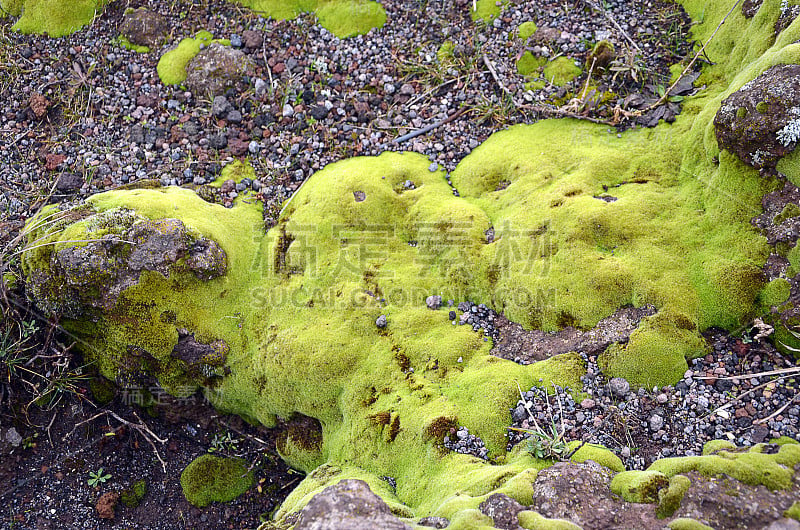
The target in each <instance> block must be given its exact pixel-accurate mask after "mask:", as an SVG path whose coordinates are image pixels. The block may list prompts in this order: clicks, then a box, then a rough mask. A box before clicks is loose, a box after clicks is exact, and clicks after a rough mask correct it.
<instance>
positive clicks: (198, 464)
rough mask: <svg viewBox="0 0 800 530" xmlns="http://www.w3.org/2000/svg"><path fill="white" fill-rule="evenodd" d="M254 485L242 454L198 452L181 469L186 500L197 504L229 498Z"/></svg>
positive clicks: (202, 504)
mask: <svg viewBox="0 0 800 530" xmlns="http://www.w3.org/2000/svg"><path fill="white" fill-rule="evenodd" d="M252 485H253V474H252V472H251V471H248V469H247V462H246V461H245V460H243V459H241V458H227V457H221V456H213V455H208V454H206V455H201V456H199V457H197V458H195V459H194V460H192V462H191V463H190V464H189V465H188V466H186V469H184V470H183V473H181V488H183V494H184V495H185V496H186V500H188V501H189V502H190V503H192V504H194V505H195V506H197V507H198V508H203V507H205V506H208V505H209V504H211V503H212V502H228V501H232V500H233V499H235V498H236V497H238V496H239V495H241V494H242V493H244V492H245V491H247V490H248V489H249V488H250V486H252Z"/></svg>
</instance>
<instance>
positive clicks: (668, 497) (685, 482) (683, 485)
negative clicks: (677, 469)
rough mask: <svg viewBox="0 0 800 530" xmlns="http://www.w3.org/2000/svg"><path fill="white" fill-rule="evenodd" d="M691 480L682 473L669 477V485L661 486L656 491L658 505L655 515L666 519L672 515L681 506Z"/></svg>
mask: <svg viewBox="0 0 800 530" xmlns="http://www.w3.org/2000/svg"><path fill="white" fill-rule="evenodd" d="M691 485H692V481H691V480H689V478H688V477H684V476H683V475H675V476H674V477H671V478H670V479H669V487H667V488H663V489H661V490H659V492H658V507H657V508H656V517H658V518H659V519H666V518H667V517H672V514H673V513H675V512H676V511H677V510H678V508H680V506H681V501H682V500H683V496H684V495H686V492H687V491H688V490H689V486H691Z"/></svg>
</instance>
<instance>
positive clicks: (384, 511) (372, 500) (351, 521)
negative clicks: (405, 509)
mask: <svg viewBox="0 0 800 530" xmlns="http://www.w3.org/2000/svg"><path fill="white" fill-rule="evenodd" d="M345 528H346V529H348V530H374V529H375V528H381V529H383V530H411V527H410V526H408V525H407V524H405V523H403V522H402V521H401V520H400V519H398V518H397V517H395V516H394V515H392V512H391V510H390V509H389V506H388V505H387V504H386V503H385V502H383V500H382V499H381V498H380V497H378V496H377V495H375V494H374V493H373V492H372V490H370V489H369V486H368V485H367V483H366V482H364V481H363V480H355V479H348V480H343V481H341V482H339V483H338V484H335V485H333V486H330V487H328V488H325V489H324V490H322V492H321V493H318V494H317V495H315V496H314V498H312V499H311V501H309V503H308V504H307V505H306V507H305V508H303V511H302V512H300V519H299V520H298V521H297V525H296V526H295V527H294V530H342V529H345Z"/></svg>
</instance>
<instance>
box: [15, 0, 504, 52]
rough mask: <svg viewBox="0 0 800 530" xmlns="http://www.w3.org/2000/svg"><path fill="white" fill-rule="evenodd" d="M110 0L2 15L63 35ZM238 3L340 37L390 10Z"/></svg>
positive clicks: (18, 2) (317, 3)
mask: <svg viewBox="0 0 800 530" xmlns="http://www.w3.org/2000/svg"><path fill="white" fill-rule="evenodd" d="M493 1H494V0H492V2H493ZM108 2H109V0H2V1H0V8H1V9H0V16H2V15H4V14H8V15H10V16H20V15H21V16H20V19H19V20H18V21H17V22H16V24H14V29H15V30H17V31H20V32H22V33H47V34H48V35H50V36H51V37H61V36H63V35H68V34H70V33H72V32H74V31H77V30H79V29H80V28H82V27H83V26H85V25H87V24H90V23H91V22H92V20H93V19H94V17H95V15H96V14H98V12H100V11H102V9H103V7H104V6H105V5H106V4H107V3H108ZM237 3H239V4H242V5H244V6H247V7H249V8H251V9H252V10H254V11H257V12H260V13H264V14H266V15H267V16H270V17H273V18H275V19H279V20H283V19H292V18H295V17H296V16H298V15H300V14H301V13H309V12H313V13H315V14H316V15H317V17H318V18H319V23H320V24H321V25H322V26H323V27H324V28H325V29H327V30H328V31H330V32H331V33H333V34H334V35H336V36H337V37H340V38H343V37H350V36H353V35H361V34H364V33H367V32H368V31H369V30H371V29H373V28H380V27H382V26H383V25H384V24H385V23H386V11H384V9H383V7H382V6H381V5H380V4H379V3H378V2H375V1H373V0H239V1H238V2H237ZM498 12H499V10H498ZM137 51H140V49H137Z"/></svg>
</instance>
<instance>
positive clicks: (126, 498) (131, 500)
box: [119, 479, 147, 508]
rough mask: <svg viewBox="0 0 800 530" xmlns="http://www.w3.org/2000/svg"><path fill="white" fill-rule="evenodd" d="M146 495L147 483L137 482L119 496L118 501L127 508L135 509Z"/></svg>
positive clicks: (144, 481)
mask: <svg viewBox="0 0 800 530" xmlns="http://www.w3.org/2000/svg"><path fill="white" fill-rule="evenodd" d="M145 495H147V481H146V480H144V479H142V480H137V481H136V482H134V483H133V485H132V486H131V487H130V488H128V489H126V490H123V491H122V492H121V493H120V494H119V500H120V501H121V502H122V504H124V505H125V506H127V507H128V508H136V507H137V506H139V504H141V502H142V500H143V499H144V496H145Z"/></svg>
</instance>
